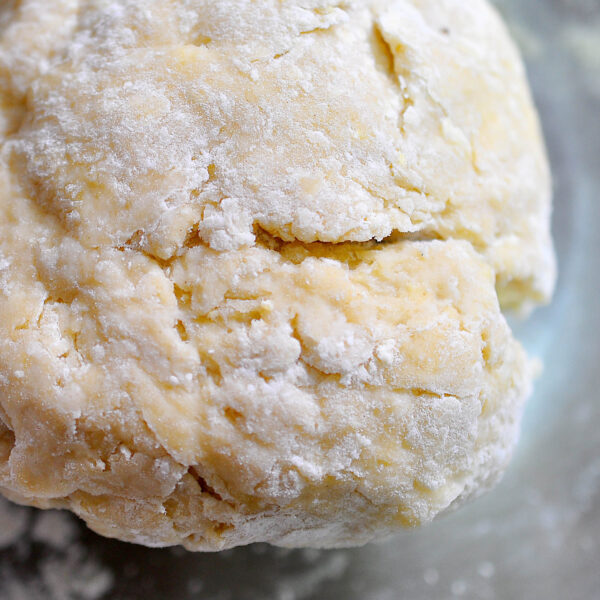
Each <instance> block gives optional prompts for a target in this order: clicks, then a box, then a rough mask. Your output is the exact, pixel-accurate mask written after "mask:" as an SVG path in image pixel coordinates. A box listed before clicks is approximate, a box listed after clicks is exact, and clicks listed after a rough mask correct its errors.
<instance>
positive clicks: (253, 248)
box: [0, 0, 554, 550]
mask: <svg viewBox="0 0 600 600" xmlns="http://www.w3.org/2000/svg"><path fill="white" fill-rule="evenodd" d="M0 84H1V85H0V211H1V217H0V491H2V492H3V493H4V494H5V495H7V496H8V497H9V498H12V499H14V500H16V501H19V502H23V503H27V504H32V505H36V506H41V507H65V508H69V509H71V510H73V511H74V512H76V513H77V514H78V515H80V516H81V517H82V518H83V519H85V520H86V521H87V523H88V524H89V525H90V526H91V527H92V528H93V529H95V530H96V531H98V532H100V533H102V534H104V535H108V536H113V537H118V538H121V539H125V540H130V541H135V542H140V543H144V544H147V545H157V546H158V545H168V544H183V545H185V546H186V547H188V548H190V549H199V550H215V549H221V548H227V547H231V546H235V545H240V544H245V543H250V542H254V541H268V542H271V543H275V544H280V545H286V546H302V545H306V546H322V547H331V546H343V545H353V544H358V543H363V542H366V541H368V540H370V539H373V538H375V537H381V536H383V535H386V534H389V533H390V532H393V531H394V530H397V529H399V528H402V527H407V526H415V525H418V524H420V523H423V522H426V521H429V520H431V519H432V518H433V517H434V516H436V515H437V514H438V513H440V512H442V511H445V510H447V509H448V508H450V507H453V506H456V505H458V504H459V503H461V502H462V501H464V500H465V499H467V498H469V497H471V496H473V495H475V494H477V493H480V492H481V491H482V490H484V489H487V488H489V487H490V486H491V485H492V484H493V483H494V482H495V481H496V480H497V479H498V477H499V476H500V474H501V472H502V470H503V469H504V467H505V466H506V464H507V462H508V459H509V457H510V453H511V449H512V447H513V445H514V442H515V439H516V436H517V432H518V423H519V417H520V411H521V406H522V403H523V401H524V399H525V398H526V396H527V395H528V393H529V391H530V388H531V377H532V369H531V365H530V363H529V361H528V359H527V357H526V356H525V354H524V352H523V350H522V348H521V347H520V345H519V344H518V342H516V341H515V339H514V338H513V337H512V334H511V332H510V330H509V328H508V326H507V324H506V321H505V320H504V318H503V316H502V313H501V311H500V306H499V301H498V295H499V296H500V300H501V301H502V303H503V304H504V305H505V306H508V307H515V308H523V307H527V306H529V305H532V304H534V303H537V302H544V301H546V300H548V299H549V297H550V294H551V292H552V288H553V285H554V259H553V254H552V247H551V241H550V235H549V214H550V184H549V174H548V168H547V164H546V159H545V155H544V150H543V145H542V143H541V140H540V135H539V128H538V123H537V118H536V115H535V111H534V109H533V107H532V104H531V100H530V96H529V92H528V89H527V86H526V83H525V80H524V74H523V67H522V65H521V63H520V61H519V58H518V55H517V53H516V51H515V49H514V48H513V46H512V44H511V43H510V41H509V39H508V37H507V35H506V33H505V30H504V28H503V26H502V24H501V23H500V21H499V19H498V17H497V16H496V14H495V13H494V12H493V11H492V10H491V9H490V7H489V6H488V5H487V4H485V3H484V2H482V1H480V0H472V1H471V2H468V3H465V2H462V1H461V0H388V1H383V0H381V1H379V0H373V1H366V0H363V1H358V0H356V1H352V0H347V1H344V0H342V1H339V0H338V1H334V0H303V1H302V2H299V1H298V0H283V1H281V0H263V1H261V2H254V1H251V0H227V1H225V0H223V1H219V2H214V1H213V0H168V1H167V0H114V1H112V2H108V1H105V0H55V1H54V2H46V1H42V0H13V1H8V2H5V3H3V4H2V6H1V7H0Z"/></svg>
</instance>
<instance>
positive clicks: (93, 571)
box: [0, 496, 114, 600]
mask: <svg viewBox="0 0 600 600" xmlns="http://www.w3.org/2000/svg"><path fill="white" fill-rule="evenodd" d="M78 531H79V529H78V527H77V524H76V520H75V517H73V516H72V515H70V514H68V513H63V512H59V511H34V510H32V509H28V508H23V507H21V506H16V505H14V504H11V503H10V502H8V501H7V500H4V499H3V498H2V497H1V496H0V559H1V560H0V599H1V600H100V599H101V598H105V597H107V595H110V594H109V592H110V591H111V589H112V587H113V583H114V577H113V574H112V573H111V572H110V571H109V570H108V569H107V568H106V567H105V566H103V565H102V564H100V563H99V562H98V561H97V560H96V559H94V558H93V557H91V556H90V555H89V552H88V550H87V549H86V546H85V545H84V544H83V543H82V542H80V541H79V540H78ZM37 549H41V552H36V550H37ZM40 555H41V558H38V557H39V556H40ZM11 557H17V559H18V560H17V561H13V560H11ZM23 565H26V568H24V566H23Z"/></svg>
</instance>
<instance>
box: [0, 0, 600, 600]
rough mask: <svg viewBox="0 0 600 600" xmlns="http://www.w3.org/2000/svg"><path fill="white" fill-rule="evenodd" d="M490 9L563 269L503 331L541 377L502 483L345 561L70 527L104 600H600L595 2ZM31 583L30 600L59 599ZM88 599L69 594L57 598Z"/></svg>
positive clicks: (16, 555) (555, 0) (23, 550)
mask: <svg viewBox="0 0 600 600" xmlns="http://www.w3.org/2000/svg"><path fill="white" fill-rule="evenodd" d="M465 1H468V0H465ZM497 4H498V6H499V8H500V9H501V11H502V12H503V13H504V15H505V16H506V18H507V19H508V22H509V24H510V26H511V28H512V30H513V33H514V34H515V37H516V38H517V41H518V42H519V43H520V45H521V47H522V48H523V51H524V54H525V57H526V60H527V63H528V68H529V73H530V78H531V82H532V86H533V88H534V93H535V96H536V100H537V103H538V106H539V108H540V111H541V114H542V120H543V124H544V129H545V133H546V138H547V141H548V146H549V150H550V154H551V159H552V163H553V170H554V177H555V191H556V202H555V215H554V229H555V234H556V241H557V249H558V255H559V260H560V280H559V285H558V293H557V295H556V298H555V301H554V303H553V304H552V306H550V307H548V308H545V309H543V310H540V311H538V312H537V313H535V315H534V317H533V318H532V319H530V320H529V321H527V322H525V323H519V322H514V323H513V326H514V327H515V329H516V330H517V334H518V335H519V337H520V338H521V339H522V340H523V341H524V342H525V344H526V346H527V347H528V348H529V350H530V351H531V352H532V353H533V354H536V355H538V356H540V358H542V359H543V361H544V363H545V372H544V374H543V376H542V378H541V379H540V381H539V382H538V385H537V387H536V392H535V396H534V397H533V399H532V400H531V401H530V403H529V405H528V407H527V411H526V415H525V421H524V427H523V434H522V440H521V444H520V446H519V449H518V452H517V455H516V457H515V460H514V462H513V464H512V466H511V468H510V470H509V472H508V474H507V475H506V477H505V479H504V481H503V482H502V484H501V485H500V486H499V487H498V488H497V489H496V490H495V491H494V492H493V493H491V494H489V495H487V496H485V497H484V498H482V499H480V500H478V501H477V502H475V503H473V504H471V505H470V506H468V507H466V508H464V509H462V510H461V511H459V512H457V513H455V514H453V515H450V516H448V517H446V518H444V519H441V520H439V521H438V522H435V523H434V524H432V525H431V526H429V527H427V528H425V529H423V530H419V531H414V532H407V533H405V534H402V535H400V536H398V537H396V538H395V539H394V540H392V541H389V542H386V543H384V544H374V545H370V546H367V547H365V548H359V549H355V550H344V551H328V552H319V551H286V550H281V549H276V548H271V547H268V546H266V545H257V546H253V547H250V548H240V549H236V550H232V551H228V552H225V553H221V554H213V555H201V554H197V555H195V554H189V553H186V552H185V551H183V550H181V549H167V550H149V549H145V548H139V547H135V546H130V545H126V544H122V543H119V542H115V541H110V540H104V539H101V538H99V537H97V536H95V535H94V534H92V533H91V532H88V531H87V530H85V528H83V527H82V526H80V525H78V527H80V531H79V534H78V535H79V538H78V540H79V541H78V543H79V544H80V545H81V544H82V542H83V544H84V545H83V547H84V548H85V555H86V557H89V558H90V559H93V560H94V561H95V562H96V563H99V564H100V565H101V566H102V568H103V569H106V570H108V571H109V572H111V573H112V574H113V575H114V586H113V587H112V589H111V590H110V592H109V593H108V594H107V595H106V597H107V598H114V599H137V598H140V599H141V598H143V599H144V600H153V599H155V598H156V599H159V598H160V599H177V600H186V599H188V598H198V599H203V600H228V599H232V600H246V599H248V600H328V599H336V600H337V599H348V600H404V599H409V600H423V599H428V600H429V599H431V600H438V599H440V600H443V599H448V598H467V599H490V600H491V599H502V600H504V599H506V600H508V599H511V600H512V599H515V600H534V599H535V600H537V599H544V600H566V599H568V600H596V599H600V398H599V395H600V393H599V388H600V309H599V305H600V227H599V226H600V198H599V196H600V0H570V1H569V0H499V1H498V2H497ZM30 518H31V519H34V518H35V516H34V513H33V511H32V512H31V516H30ZM44 564H45V563H44V556H43V548H42V547H38V546H37V545H36V544H35V542H34V543H32V542H31V541H27V540H23V541H22V543H20V545H19V546H18V547H17V548H16V549H15V548H12V549H8V550H4V551H0V599H1V600H13V598H16V596H15V595H14V593H12V595H11V592H10V590H9V589H8V587H7V586H6V585H3V581H4V583H6V577H5V578H4V580H3V579H2V577H1V575H2V573H5V574H6V573H8V572H10V577H11V578H12V580H13V581H15V578H16V579H17V580H18V579H19V578H22V580H23V582H27V581H28V580H31V578H35V577H36V570H37V571H39V569H41V568H42V567H43V565H44ZM40 586H41V587H39V589H38V588H36V590H37V591H36V593H35V594H34V592H33V591H31V592H30V594H29V595H30V596H31V597H33V596H34V595H35V597H36V598H37V597H38V595H39V597H40V598H48V599H54V598H57V600H58V595H57V593H56V592H53V591H52V590H50V589H44V587H43V583H42V584H40ZM30 589H33V588H30ZM62 593H63V592H61V594H62ZM85 597H86V596H85V591H81V590H80V591H79V592H78V591H77V590H71V591H70V592H68V594H67V595H62V596H61V597H60V600H62V599H63V598H64V599H65V600H70V599H71V598H73V600H75V599H77V598H85ZM19 600H20V599H19ZM27 600H31V598H27Z"/></svg>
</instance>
